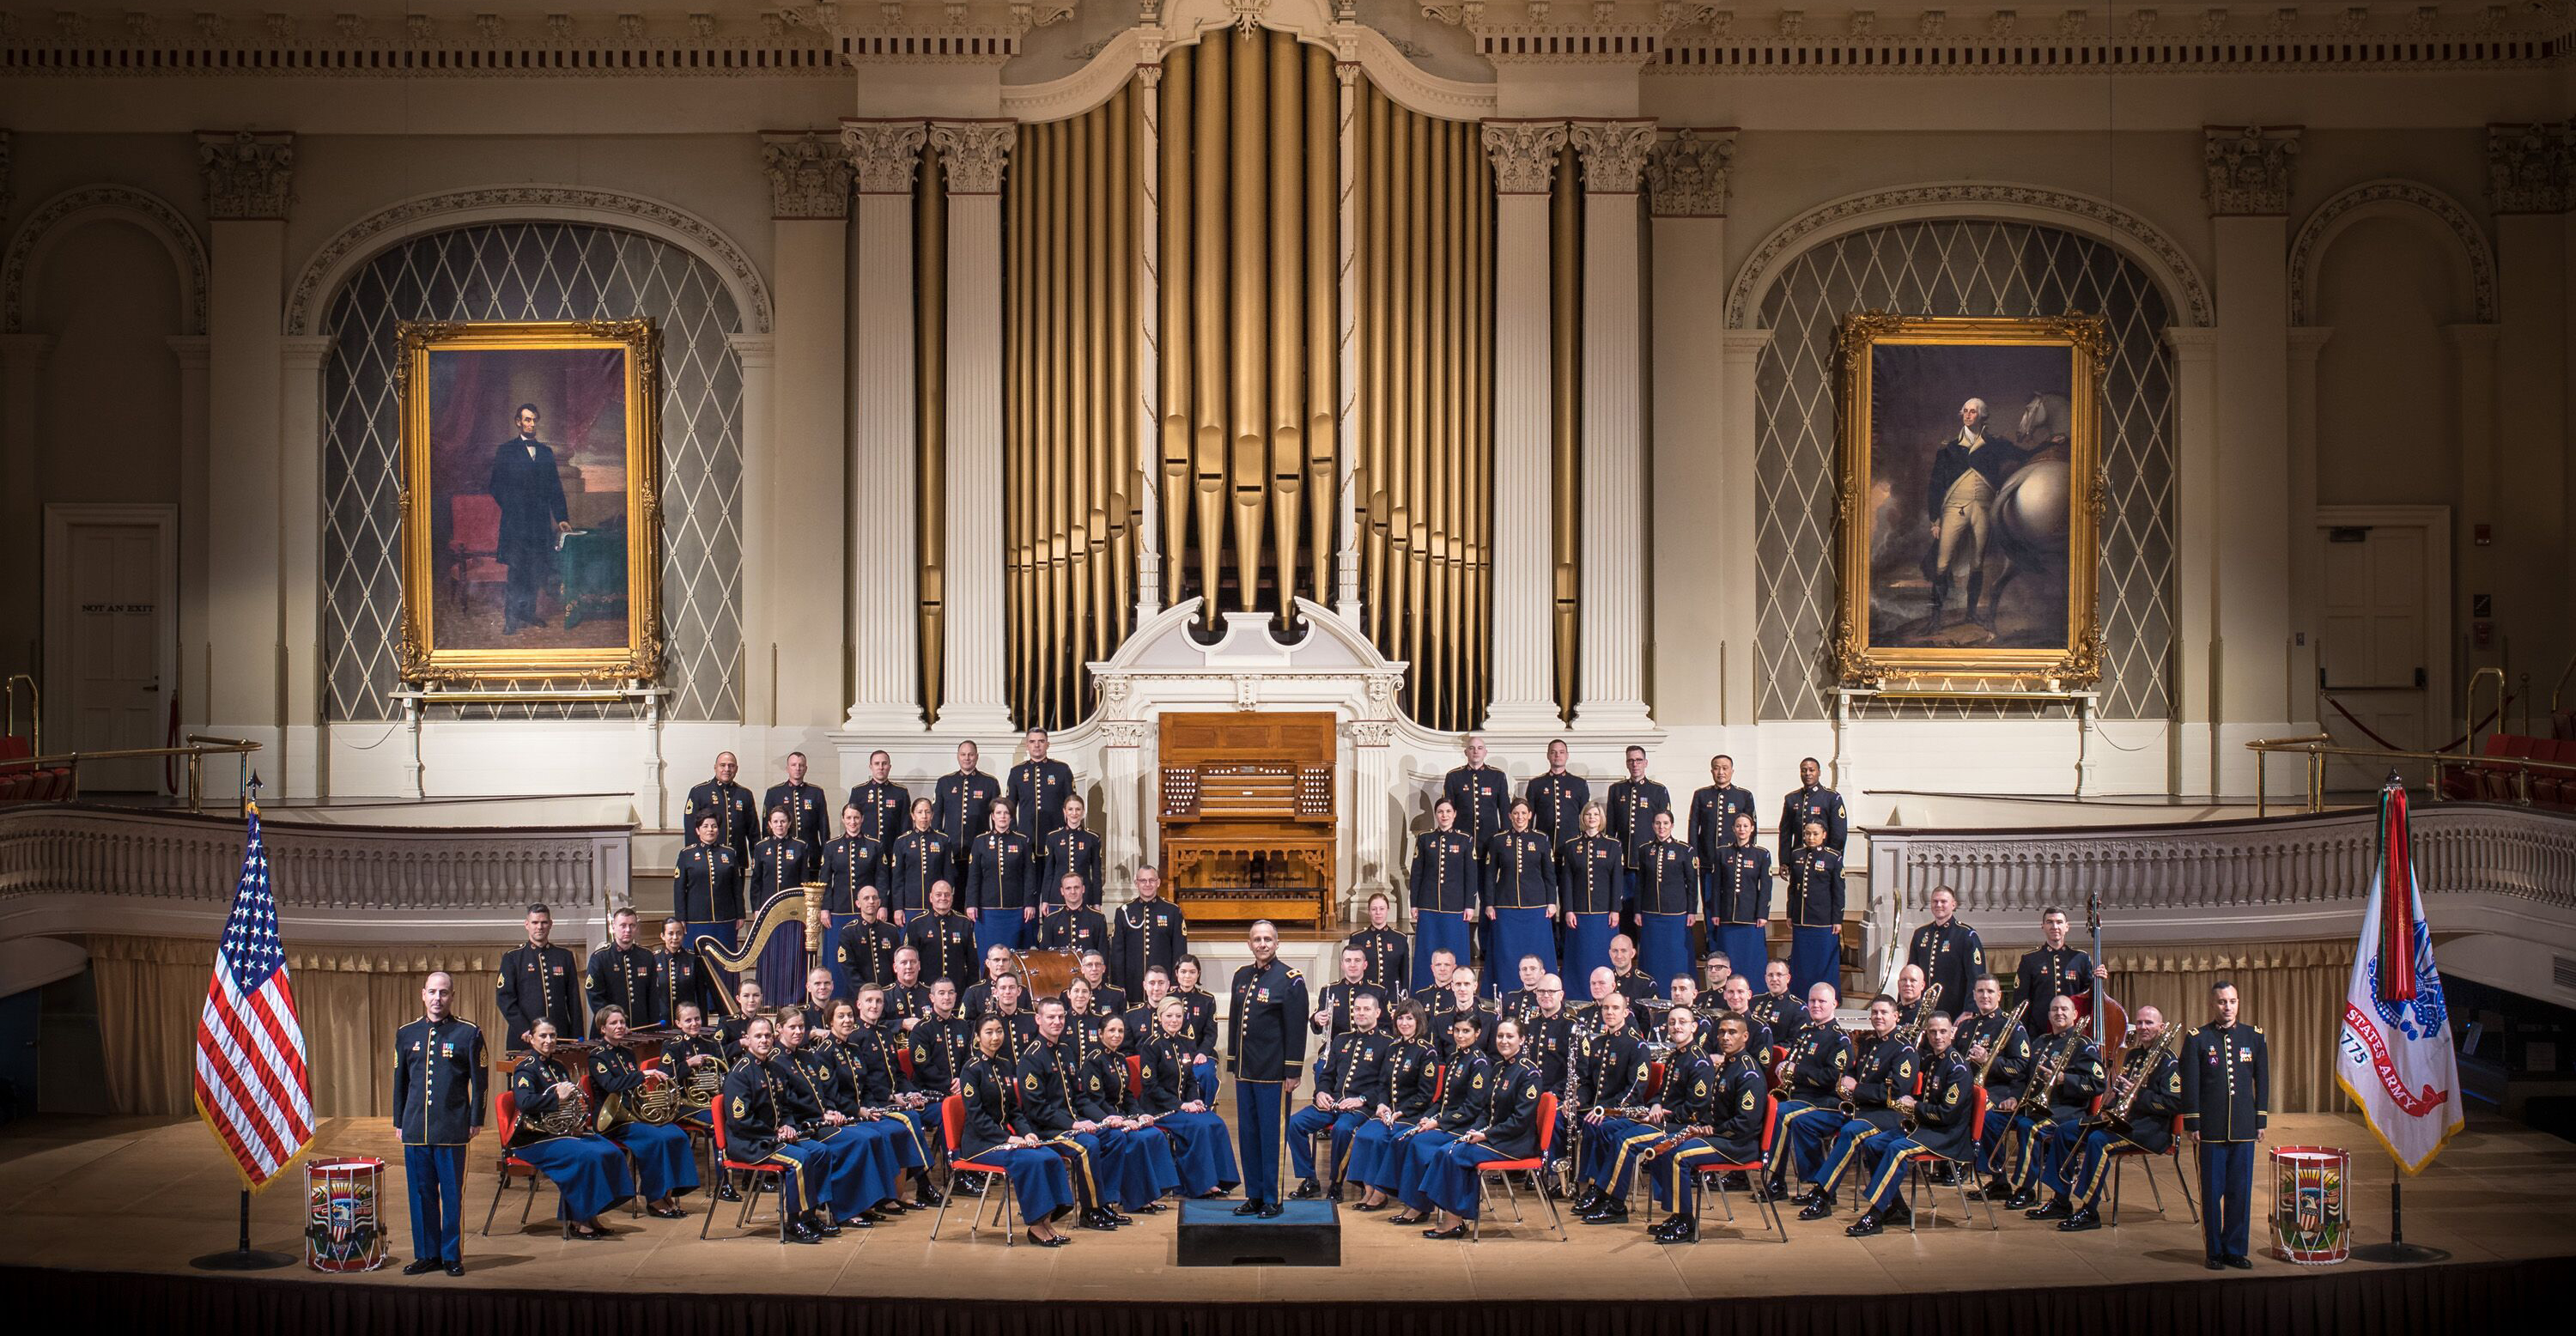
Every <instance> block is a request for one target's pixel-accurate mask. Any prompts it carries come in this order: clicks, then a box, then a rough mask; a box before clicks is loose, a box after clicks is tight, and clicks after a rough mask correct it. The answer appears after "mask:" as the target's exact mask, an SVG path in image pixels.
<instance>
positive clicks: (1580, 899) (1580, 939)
mask: <svg viewBox="0 0 2576 1336" xmlns="http://www.w3.org/2000/svg"><path fill="white" fill-rule="evenodd" d="M1575 820H1576V824H1577V825H1578V826H1579V827H1580V828H1581V833H1580V834H1577V835H1575V836H1574V837H1573V838H1571V839H1569V840H1567V841H1566V842H1565V844H1564V846H1563V847H1562V848H1560V849H1558V850H1557V859H1556V901H1557V908H1558V909H1559V910H1561V911H1563V913H1564V919H1563V920H1562V921H1563V922H1564V924H1565V962H1564V968H1565V972H1566V973H1567V974H1569V975H1572V976H1573V977H1575V978H1578V979H1588V978H1591V977H1592V971H1594V970H1597V969H1600V968H1601V967H1603V966H1605V965H1607V964H1609V963H1610V939H1611V938H1612V937H1614V936H1616V935H1618V932H1619V916H1620V915H1621V914H1622V913H1625V912H1626V910H1627V903H1628V870H1627V866H1628V851H1627V850H1625V849H1623V848H1621V847H1620V846H1619V842H1618V841H1617V840H1614V839H1612V838H1610V837H1609V835H1607V834H1605V833H1604V832H1605V831H1606V830H1607V829H1608V827H1609V821H1610V814H1609V812H1608V811H1607V810H1606V809H1604V808H1603V807H1602V806H1601V804H1599V803H1596V802H1587V803H1585V804H1584V805H1583V807H1582V810H1581V812H1580V814H1579V815H1578V816H1577V817H1576V818H1575Z"/></svg>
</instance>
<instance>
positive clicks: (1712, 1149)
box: [1640, 1007, 1765, 1243]
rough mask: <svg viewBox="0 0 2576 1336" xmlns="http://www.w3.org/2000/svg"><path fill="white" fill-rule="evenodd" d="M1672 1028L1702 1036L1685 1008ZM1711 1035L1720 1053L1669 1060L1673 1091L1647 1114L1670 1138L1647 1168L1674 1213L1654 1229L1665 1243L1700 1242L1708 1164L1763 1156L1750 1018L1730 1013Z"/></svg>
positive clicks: (1675, 1055)
mask: <svg viewBox="0 0 2576 1336" xmlns="http://www.w3.org/2000/svg"><path fill="white" fill-rule="evenodd" d="M1664 1024H1665V1026H1666V1027H1667V1029H1668V1030H1669V1031H1671V1032H1674V1033H1679V1032H1680V1031H1681V1030H1683V1029H1684V1027H1686V1026H1687V1027H1688V1028H1689V1029H1690V1030H1692V1031H1694V1032H1697V1031H1700V1030H1701V1028H1702V1027H1701V1026H1700V1025H1699V1024H1698V1023H1697V1019H1696V1018H1695V1017H1693V1016H1692V1015H1691V1014H1690V1013H1689V1012H1687V1011H1685V1010H1683V1009H1682V1008H1679V1007H1676V1008H1674V1009H1673V1012H1672V1014H1671V1015H1669V1016H1667V1017H1665V1018H1664ZM1707 1032H1708V1033H1713V1034H1715V1035H1716V1036H1717V1045H1718V1048H1717V1052H1716V1053H1715V1054H1714V1055H1711V1054H1709V1053H1708V1052H1707V1050H1706V1049H1705V1047H1703V1046H1701V1045H1699V1044H1697V1043H1696V1042H1694V1043H1693V1044H1691V1045H1688V1046H1685V1047H1681V1048H1677V1049H1675V1050H1673V1052H1672V1054H1671V1056H1669V1057H1667V1058H1666V1059H1665V1063H1664V1069H1665V1071H1666V1073H1667V1075H1666V1077H1665V1080H1664V1089H1665V1091H1666V1092H1667V1093H1666V1094H1665V1095H1664V1096H1663V1098H1661V1099H1660V1100H1658V1101H1657V1102H1656V1107H1655V1108H1653V1109H1649V1110H1648V1111H1647V1114H1646V1116H1647V1119H1648V1121H1650V1122H1652V1123H1654V1124H1655V1125H1656V1126H1658V1127H1660V1128H1662V1129H1663V1131H1664V1133H1665V1136H1666V1140H1664V1141H1663V1142H1662V1143H1660V1144H1658V1145H1657V1146H1655V1147H1654V1148H1653V1150H1652V1151H1651V1152H1649V1154H1648V1155H1647V1157H1646V1162H1645V1164H1644V1165H1643V1166H1642V1167H1641V1170H1640V1172H1642V1173H1644V1174H1645V1176H1646V1187H1647V1190H1648V1191H1649V1192H1651V1193H1652V1194H1653V1195H1654V1200H1655V1204H1656V1205H1658V1206H1662V1207H1665V1208H1666V1209H1668V1210H1670V1211H1671V1214H1670V1215H1668V1216H1666V1217H1665V1218H1664V1220H1663V1223H1661V1224H1658V1225H1655V1226H1653V1227H1652V1228H1650V1229H1648V1230H1647V1231H1646V1235H1647V1237H1649V1238H1651V1239H1653V1240H1654V1241H1655V1242H1657V1243H1696V1242H1698V1241H1699V1224H1698V1211H1699V1179H1700V1166H1702V1165H1709V1164H1753V1163H1757V1162H1759V1161H1760V1160H1761V1158H1762V1121H1763V1103H1764V1097H1765V1092H1764V1089H1763V1080H1762V1067H1761V1064H1760V1063H1759V1061H1758V1060H1756V1058H1755V1057H1754V1054H1753V1050H1752V1040H1751V1038H1750V1037H1749V1035H1748V1032H1747V1030H1746V1021H1745V1018H1744V1017H1743V1016H1742V1015H1741V1014H1739V1013H1734V1012H1729V1013H1727V1014H1725V1015H1722V1016H1720V1017H1718V1019H1717V1023H1716V1025H1715V1026H1714V1027H1713V1028H1712V1029H1710V1030H1708V1031H1707Z"/></svg>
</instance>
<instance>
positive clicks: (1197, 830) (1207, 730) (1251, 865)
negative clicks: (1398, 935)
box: [1159, 712, 1337, 928]
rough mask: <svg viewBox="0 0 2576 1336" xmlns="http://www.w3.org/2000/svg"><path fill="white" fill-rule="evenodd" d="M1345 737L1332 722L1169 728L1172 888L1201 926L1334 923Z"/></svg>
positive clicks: (1272, 717) (1168, 880) (1183, 721)
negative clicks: (1340, 747) (1339, 769)
mask: <svg viewBox="0 0 2576 1336" xmlns="http://www.w3.org/2000/svg"><path fill="white" fill-rule="evenodd" d="M1336 736H1337V733H1336V730H1335V726H1334V720H1333V716H1332V714H1331V713H1329V712H1314V713H1288V712H1282V713H1276V714H1233V713H1228V714H1166V715H1164V716H1163V717H1162V724H1161V742H1160V752H1159V756H1160V763H1161V779H1162V802H1161V811H1160V823H1159V825H1160V832H1161V837H1162V851H1163V860H1162V861H1163V880H1164V883H1165V884H1166V885H1168V886H1169V887H1170V888H1171V895H1172V898H1173V900H1174V902H1175V903H1177V904H1179V905H1180V906H1181V907H1182V909H1183V910H1185V911H1187V912H1188V914H1189V916H1190V922H1191V923H1192V924H1193V925H1195V924H1200V923H1249V922H1251V921H1253V920H1255V919H1269V920H1271V921H1272V922H1274V923H1278V924H1281V925H1282V926H1286V925H1290V924H1306V923H1311V924H1312V925H1313V926H1315V927H1317V928H1323V927H1326V926H1327V925H1328V924H1329V922H1330V920H1331V916H1332V907H1333V869H1334V867H1335V866H1336V859H1335V856H1334V855H1335V847H1334V839H1335V826H1334V820H1333V815H1334V813H1333V753H1334V745H1335V738H1336Z"/></svg>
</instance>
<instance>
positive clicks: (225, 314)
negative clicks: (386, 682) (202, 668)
mask: <svg viewBox="0 0 2576 1336" xmlns="http://www.w3.org/2000/svg"><path fill="white" fill-rule="evenodd" d="M197 158H198V168H199V170H200V172H201V174H202V175H203V177H204V180H205V187H206V211H207V215H208V217H209V219H210V222H209V223H208V226H207V233H208V246H207V250H208V262H209V264H210V265H211V266H212V270H213V272H212V273H211V274H209V275H208V282H207V288H206V296H207V311H206V333H207V335H208V336H209V338H210V340H211V342H210V343H209V344H208V346H207V368H206V382H207V396H208V423H209V427H208V433H207V435H208V452H209V456H210V470H211V472H210V475H209V476H210V484H209V487H208V493H209V495H208V500H209V502H210V504H211V507H212V510H213V513H215V514H217V515H221V516H223V523H224V541H222V542H220V543H217V544H215V545H214V551H213V553H212V554H211V555H210V558H209V560H208V571H207V578H208V594H209V606H210V608H211V609H212V616H211V618H210V621H209V632H210V638H211V640H212V641H213V645H214V654H213V659H214V685H213V690H212V692H211V693H210V699H209V700H208V701H207V703H206V704H207V718H206V721H205V725H206V727H207V728H208V729H210V730H211V731H213V732H217V733H220V734H223V735H224V736H226V737H235V738H246V739H248V740H250V741H253V742H257V743H259V744H260V745H261V746H262V748H263V749H264V751H265V754H264V755H263V756H262V757H261V758H260V762H259V765H258V769H259V770H260V771H261V773H262V777H263V778H265V779H267V780H268V781H269V783H270V785H271V786H272V787H271V789H270V792H271V793H275V792H276V791H277V790H276V788H275V787H274V786H275V785H277V784H278V783H279V782H280V776H279V774H278V773H277V772H278V769H279V765H280V758H279V755H278V753H279V751H280V750H281V749H282V741H283V739H282V737H281V729H280V725H281V724H282V723H283V722H284V718H283V717H284V715H285V713H286V709H285V691H284V688H285V677H284V669H283V666H282V660H283V659H284V657H285V653H286V645H285V643H284V633H285V617H284V608H285V603H284V592H283V581H284V575H283V569H284V568H283V564H282V562H281V561H280V556H281V549H280V543H281V541H282V538H283V535H282V531H281V527H280V521H281V516H280V514H279V506H280V503H281V499H282V491H281V489H282V486H283V482H284V479H283V477H282V472H281V469H282V463H283V461H282V460H281V458H280V444H281V440H282V437H281V431H282V428H283V426H284V423H283V422H282V420H281V413H282V406H281V403H280V399H279V392H280V384H279V377H278V366H279V361H278V359H279V357H280V356H281V355H282V349H281V347H280V342H281V340H282V338H283V334H282V332H281V331H280V329H279V321H278V294H279V293H281V292H283V291H284V290H285V283H286V277H285V269H286V209H287V204H288V201H289V199H290V197H291V190H290V186H291V184H292V182H293V176H294V165H295V141H294V137H293V136H292V135H283V134H271V135H263V134H249V133H243V134H202V135H199V136H198V137H197Z"/></svg>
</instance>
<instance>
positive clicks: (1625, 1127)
mask: <svg viewBox="0 0 2576 1336" xmlns="http://www.w3.org/2000/svg"><path fill="white" fill-rule="evenodd" d="M1629 1021H1630V1017H1629V1014H1628V999H1627V996H1626V995H1625V994H1622V993H1617V992H1613V993H1611V994H1610V995H1609V996H1607V997H1604V998H1602V999H1601V1028H1600V1029H1599V1030H1596V1031H1595V1032H1593V1033H1591V1034H1588V1035H1580V1036H1578V1037H1577V1038H1576V1039H1575V1041H1574V1053H1573V1056H1572V1057H1571V1058H1569V1059H1568V1060H1567V1063H1566V1087H1565V1089H1566V1094H1567V1097H1568V1098H1567V1099H1566V1103H1567V1105H1569V1106H1570V1107H1569V1108H1568V1109H1567V1111H1566V1115H1565V1120H1564V1121H1565V1123H1566V1127H1567V1130H1568V1131H1569V1132H1570V1133H1571V1135H1570V1136H1569V1138H1568V1140H1569V1141H1570V1142H1571V1144H1573V1146H1574V1147H1575V1154H1574V1166H1573V1167H1574V1173H1575V1176H1576V1177H1577V1178H1578V1179H1580V1180H1581V1181H1582V1182H1583V1183H1584V1184H1585V1185H1586V1186H1585V1187H1584V1188H1583V1189H1582V1192H1581V1195H1579V1196H1577V1197H1576V1198H1575V1200H1574V1211H1575V1214H1576V1215H1578V1216H1580V1217H1581V1218H1582V1220H1583V1222H1584V1223H1585V1224H1588V1225H1608V1224H1616V1223H1618V1222H1619V1221H1622V1220H1625V1219H1627V1218H1628V1189H1629V1186H1630V1184H1631V1182H1632V1181H1633V1176H1634V1175H1635V1173H1636V1172H1637V1165H1638V1163H1639V1162H1640V1161H1641V1160H1642V1159H1643V1157H1644V1155H1645V1151H1646V1148H1647V1146H1648V1145H1649V1144H1651V1143H1652V1142H1653V1141H1654V1140H1656V1135H1655V1133H1654V1129H1653V1128H1652V1127H1650V1126H1648V1125H1647V1124H1644V1123H1641V1122H1638V1121H1637V1119H1636V1116H1635V1114H1633V1113H1621V1112H1619V1110H1621V1109H1623V1108H1628V1109H1633V1108H1634V1107H1635V1106H1637V1105H1639V1104H1642V1103H1643V1102H1644V1101H1645V1096H1646V1083H1647V1077H1648V1075H1649V1073H1650V1072H1651V1071H1652V1070H1653V1063H1652V1061H1651V1060H1650V1059H1649V1057H1648V1056H1647V1053H1646V1046H1645V1044H1644V1042H1643V1041H1642V1040H1641V1039H1640V1038H1639V1037H1638V1035H1637V1033H1636V1032H1635V1031H1634V1030H1633V1029H1631V1028H1630V1025H1629Z"/></svg>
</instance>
